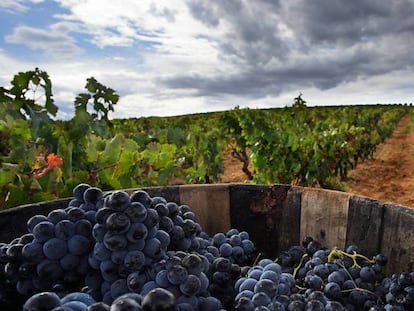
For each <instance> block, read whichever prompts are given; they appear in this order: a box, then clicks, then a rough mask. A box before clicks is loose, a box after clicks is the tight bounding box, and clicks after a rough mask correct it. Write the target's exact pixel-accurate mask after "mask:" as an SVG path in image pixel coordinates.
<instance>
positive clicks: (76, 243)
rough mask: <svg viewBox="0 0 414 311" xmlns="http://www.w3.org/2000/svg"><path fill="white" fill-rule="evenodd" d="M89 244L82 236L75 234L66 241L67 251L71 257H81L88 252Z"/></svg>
mask: <svg viewBox="0 0 414 311" xmlns="http://www.w3.org/2000/svg"><path fill="white" fill-rule="evenodd" d="M90 246H91V243H90V242H89V239H88V238H86V237H85V236H83V235H79V234H75V235H74V236H72V237H71V238H70V239H69V240H68V250H69V252H70V253H71V254H73V255H83V254H86V253H88V252H89V251H90Z"/></svg>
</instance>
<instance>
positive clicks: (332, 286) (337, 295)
mask: <svg viewBox="0 0 414 311" xmlns="http://www.w3.org/2000/svg"><path fill="white" fill-rule="evenodd" d="M324 293H325V295H326V297H328V298H329V299H333V300H339V299H341V297H342V293H341V287H340V286H339V285H338V283H335V282H329V283H327V284H326V285H325V288H324Z"/></svg>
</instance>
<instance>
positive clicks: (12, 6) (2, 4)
mask: <svg viewBox="0 0 414 311" xmlns="http://www.w3.org/2000/svg"><path fill="white" fill-rule="evenodd" d="M22 2H24V1H16V0H2V1H0V10H5V11H7V12H25V11H27V10H28V9H29V8H28V7H27V6H25V5H24V4H23V3H22Z"/></svg>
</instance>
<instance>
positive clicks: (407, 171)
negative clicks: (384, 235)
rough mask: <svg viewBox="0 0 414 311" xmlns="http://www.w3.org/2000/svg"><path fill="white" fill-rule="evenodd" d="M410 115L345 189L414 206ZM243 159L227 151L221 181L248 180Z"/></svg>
mask: <svg viewBox="0 0 414 311" xmlns="http://www.w3.org/2000/svg"><path fill="white" fill-rule="evenodd" d="M410 127H413V122H411V125H410V118H409V116H408V115H407V116H406V117H404V118H403V119H402V120H401V121H400V123H399V124H398V125H397V127H396V129H395V131H394V133H393V135H392V136H391V137H389V138H388V139H386V140H385V142H384V143H382V144H380V145H379V146H378V147H377V150H376V152H375V154H374V157H373V159H369V160H365V161H364V162H361V163H359V164H358V166H357V168H356V169H354V170H352V171H350V173H349V180H348V182H347V187H346V191H347V192H350V193H354V194H358V195H363V196H367V197H370V198H373V199H377V200H380V201H383V202H395V203H398V204H401V205H406V206H412V207H414V128H410ZM241 167H242V165H241V163H240V162H239V161H238V160H236V159H234V158H232V157H231V155H230V153H229V152H226V154H225V159H224V168H225V169H224V174H223V176H222V182H226V183H229V182H246V181H247V180H246V176H245V175H244V174H243V172H242V171H241Z"/></svg>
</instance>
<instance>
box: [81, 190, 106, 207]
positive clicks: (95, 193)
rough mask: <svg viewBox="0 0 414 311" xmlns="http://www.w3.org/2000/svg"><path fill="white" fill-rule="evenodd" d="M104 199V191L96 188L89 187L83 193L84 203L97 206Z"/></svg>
mask: <svg viewBox="0 0 414 311" xmlns="http://www.w3.org/2000/svg"><path fill="white" fill-rule="evenodd" d="M103 197H104V195H103V192H102V190H101V189H99V188H96V187H89V188H87V189H86V190H85V192H84V193H83V201H84V202H87V203H88V202H89V203H92V204H95V205H97V204H99V202H100V201H101V200H103Z"/></svg>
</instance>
